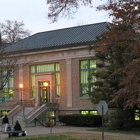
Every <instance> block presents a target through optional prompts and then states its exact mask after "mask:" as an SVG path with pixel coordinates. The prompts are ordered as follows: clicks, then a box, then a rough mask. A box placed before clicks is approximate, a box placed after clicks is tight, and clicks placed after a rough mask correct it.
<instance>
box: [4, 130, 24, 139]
mask: <svg viewBox="0 0 140 140" xmlns="http://www.w3.org/2000/svg"><path fill="white" fill-rule="evenodd" d="M23 132H25V131H23V130H11V131H6V132H3V134H8V137H9V138H10V137H11V136H12V134H14V133H17V134H18V135H19V133H21V134H22V133H23Z"/></svg>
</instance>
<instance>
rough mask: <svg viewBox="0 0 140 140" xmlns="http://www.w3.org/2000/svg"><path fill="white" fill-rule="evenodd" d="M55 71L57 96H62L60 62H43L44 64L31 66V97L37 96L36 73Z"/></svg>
mask: <svg viewBox="0 0 140 140" xmlns="http://www.w3.org/2000/svg"><path fill="white" fill-rule="evenodd" d="M47 72H53V73H54V76H55V89H54V91H55V97H57V98H58V97H60V64H59V63H53V64H42V65H33V66H31V67H30V73H31V80H30V83H31V98H35V97H36V90H37V89H36V88H35V74H37V73H47Z"/></svg>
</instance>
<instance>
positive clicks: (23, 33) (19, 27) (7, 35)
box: [0, 20, 31, 43]
mask: <svg viewBox="0 0 140 140" xmlns="http://www.w3.org/2000/svg"><path fill="white" fill-rule="evenodd" d="M0 30H1V35H2V36H3V40H2V41H3V42H5V43H15V42H17V41H19V40H21V39H23V38H25V37H28V36H29V35H30V33H31V31H29V30H26V29H24V23H23V22H18V21H16V20H15V21H10V20H6V21H5V23H0Z"/></svg>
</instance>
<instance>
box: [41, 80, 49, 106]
mask: <svg viewBox="0 0 140 140" xmlns="http://www.w3.org/2000/svg"><path fill="white" fill-rule="evenodd" d="M49 89H50V87H49V82H48V81H45V82H39V96H40V105H42V104H45V103H50V91H49Z"/></svg>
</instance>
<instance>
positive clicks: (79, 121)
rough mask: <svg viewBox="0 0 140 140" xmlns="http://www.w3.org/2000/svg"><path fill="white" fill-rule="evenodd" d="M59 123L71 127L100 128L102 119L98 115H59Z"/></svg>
mask: <svg viewBox="0 0 140 140" xmlns="http://www.w3.org/2000/svg"><path fill="white" fill-rule="evenodd" d="M59 122H60V123H63V124H65V125H69V126H85V127H100V126H101V125H102V118H101V116H98V115H96V116H94V115H79V114H73V115H59Z"/></svg>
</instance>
